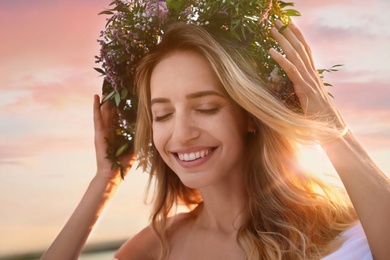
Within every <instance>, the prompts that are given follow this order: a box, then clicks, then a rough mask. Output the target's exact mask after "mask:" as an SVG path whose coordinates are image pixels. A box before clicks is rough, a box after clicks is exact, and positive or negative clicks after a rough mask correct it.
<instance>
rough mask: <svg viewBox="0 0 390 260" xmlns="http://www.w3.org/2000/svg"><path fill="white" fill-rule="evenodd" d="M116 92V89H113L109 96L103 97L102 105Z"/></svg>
mask: <svg viewBox="0 0 390 260" xmlns="http://www.w3.org/2000/svg"><path fill="white" fill-rule="evenodd" d="M115 93H116V91H115V90H113V91H111V92H110V94H108V95H107V96H105V97H104V98H103V100H102V103H101V105H102V104H103V103H104V102H106V101H107V100H109V99H110V98H111V97H112V96H114V95H115Z"/></svg>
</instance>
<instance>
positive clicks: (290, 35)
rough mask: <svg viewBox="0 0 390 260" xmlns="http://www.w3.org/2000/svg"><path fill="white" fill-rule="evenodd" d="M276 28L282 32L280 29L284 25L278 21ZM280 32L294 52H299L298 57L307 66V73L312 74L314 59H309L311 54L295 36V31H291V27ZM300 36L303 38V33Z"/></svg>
mask: <svg viewBox="0 0 390 260" xmlns="http://www.w3.org/2000/svg"><path fill="white" fill-rule="evenodd" d="M275 26H276V28H277V29H278V30H280V28H282V27H283V26H284V24H283V23H282V22H281V21H279V20H276V21H275ZM278 32H280V33H281V34H282V35H283V36H284V37H285V38H286V40H287V41H288V42H289V43H290V44H291V45H292V47H293V48H294V50H295V51H297V52H298V55H299V57H300V58H301V60H302V61H303V63H304V64H305V67H306V69H307V71H309V72H312V71H313V70H314V67H313V66H312V59H311V58H310V57H309V54H308V52H307V50H306V48H305V46H304V44H303V43H302V42H301V41H300V38H299V37H297V35H295V33H294V32H295V31H293V30H291V29H290V25H289V26H288V27H287V28H285V29H283V30H282V31H278ZM300 36H301V37H303V36H302V33H301V34H300Z"/></svg>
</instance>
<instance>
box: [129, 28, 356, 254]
mask: <svg viewBox="0 0 390 260" xmlns="http://www.w3.org/2000/svg"><path fill="white" fill-rule="evenodd" d="M182 51H192V52H196V53H198V54H200V55H202V56H203V57H204V58H206V59H207V60H208V62H209V63H210V64H211V66H212V68H213V70H214V72H215V74H216V75H217V77H218V78H219V80H220V82H221V83H222V86H223V87H224V89H225V91H226V93H227V94H228V95H229V96H230V98H231V99H232V100H233V102H235V103H236V104H238V105H239V106H240V107H242V108H243V109H244V110H245V111H247V113H248V114H249V115H250V116H251V117H252V118H253V120H254V121H255V125H256V127H257V133H258V134H256V135H253V136H251V137H250V138H251V140H250V142H248V147H247V151H248V158H249V163H248V173H247V174H246V175H245V176H246V177H245V182H246V183H245V184H246V187H247V189H246V198H247V200H246V204H245V208H244V210H243V214H244V217H245V218H244V219H245V220H244V224H243V225H242V226H241V227H239V230H238V235H237V241H238V244H239V246H240V247H241V248H242V249H243V250H244V252H245V254H246V258H247V259H294V260H296V259H318V258H321V257H322V256H324V255H326V254H328V253H329V252H331V251H333V250H334V249H335V248H336V247H337V244H334V243H332V241H335V238H336V237H337V235H338V234H339V233H340V232H342V231H343V230H345V229H346V228H348V227H349V226H351V224H352V223H353V221H354V220H356V214H355V212H354V210H353V208H352V207H351V204H350V202H349V200H348V199H347V198H346V196H345V194H344V193H343V192H341V191H340V190H336V189H335V188H334V187H333V186H330V185H328V184H325V183H323V182H322V181H321V180H319V179H316V178H314V177H313V176H311V175H308V173H306V172H305V171H303V170H302V169H300V167H299V166H297V165H298V164H297V156H296V148H297V147H296V145H297V143H312V142H313V141H312V140H313V139H316V138H325V139H326V138H337V137H338V136H340V131H339V130H337V129H336V128H335V127H334V125H333V122H326V123H323V122H319V121H316V118H315V117H313V118H308V117H305V116H304V115H303V114H299V113H295V112H293V111H291V110H290V109H288V108H287V107H286V106H285V105H284V104H283V103H282V102H281V101H280V100H278V99H277V98H276V97H275V95H274V94H273V91H272V89H271V87H270V85H269V84H267V83H266V82H265V81H264V80H262V77H261V75H259V73H258V72H257V70H256V68H254V67H253V65H252V64H253V63H252V62H251V58H250V56H248V55H245V53H244V52H243V51H242V50H241V51H237V48H236V46H234V44H233V43H231V42H230V41H229V40H227V39H224V38H223V37H221V36H220V35H217V34H216V33H213V32H212V31H209V30H208V29H207V28H202V27H200V26H195V25H188V24H182V23H176V24H173V25H171V26H170V28H169V30H167V31H166V33H165V35H164V36H163V38H162V41H161V43H160V44H159V45H158V46H157V47H156V48H155V49H154V50H151V52H150V53H149V54H148V55H147V56H145V57H144V58H143V59H142V61H141V62H140V64H139V65H138V67H137V74H136V75H137V76H136V85H137V91H138V97H139V108H138V119H137V131H136V137H135V152H136V154H137V155H138V159H139V161H140V165H141V167H143V168H144V170H145V169H148V171H149V172H150V182H149V188H150V187H151V186H150V185H151V183H154V185H155V189H154V190H155V192H154V197H153V199H154V200H153V209H152V213H151V222H152V226H153V228H154V229H155V231H156V233H157V234H158V236H159V238H160V240H161V243H162V248H163V252H162V256H161V258H162V259H165V258H167V257H168V255H169V244H168V240H167V237H166V230H167V226H168V224H167V220H168V217H169V216H170V214H171V213H172V211H173V209H175V206H177V205H179V204H184V205H187V206H188V207H194V206H196V205H199V204H200V203H201V202H202V198H201V196H200V194H199V192H198V190H195V189H191V188H188V187H186V186H185V185H184V184H182V183H181V181H180V179H179V178H178V177H177V175H176V174H175V173H174V172H173V171H172V170H171V169H170V168H169V167H168V166H167V165H166V164H165V162H164V161H163V159H162V158H161V156H160V155H159V154H158V152H157V150H156V148H155V146H154V145H153V143H152V116H151V108H150V78H151V74H152V72H153V69H154V68H155V66H156V65H157V64H158V63H159V61H161V60H162V59H164V58H165V57H167V55H169V54H171V53H173V52H182ZM259 133H260V134H259Z"/></svg>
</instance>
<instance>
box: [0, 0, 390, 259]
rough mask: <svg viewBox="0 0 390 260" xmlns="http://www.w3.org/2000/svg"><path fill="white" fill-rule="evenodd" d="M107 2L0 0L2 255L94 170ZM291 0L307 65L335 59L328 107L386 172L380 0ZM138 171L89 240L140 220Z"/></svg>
mask: <svg viewBox="0 0 390 260" xmlns="http://www.w3.org/2000/svg"><path fill="white" fill-rule="evenodd" d="M110 2H111V1H105V0H97V1H96V0H85V1H82V2H80V1H76V0H70V1H66V2H65V1H55V0H54V1H49V0H40V1H34V2H30V1H12V0H4V1H2V2H0V17H1V18H0V19H1V20H2V24H3V26H2V27H1V28H0V32H1V35H3V36H4V38H3V40H2V41H1V42H0V45H1V48H0V57H2V58H1V63H0V71H1V72H0V73H1V76H0V89H1V90H2V92H3V93H2V95H1V96H0V130H1V133H2V135H1V138H0V145H1V148H2V149H1V150H0V183H1V185H2V186H1V190H0V209H1V212H2V214H1V216H0V228H1V230H2V232H1V234H0V259H1V256H2V255H11V254H22V253H25V252H34V251H36V250H41V249H42V248H47V247H48V246H49V245H50V243H51V242H52V241H53V240H54V238H55V237H56V235H57V234H58V233H59V231H60V230H61V228H62V227H63V226H64V225H65V222H66V220H67V219H68V217H69V216H70V214H71V213H72V212H73V210H74V208H75V207H76V206H77V203H78V202H79V200H80V199H81V197H82V194H83V193H84V191H85V189H86V188H87V186H88V184H89V181H90V180H91V179H92V177H93V176H94V172H95V169H96V166H95V159H94V144H93V124H92V102H93V95H94V94H95V93H100V92H101V86H102V78H101V77H99V73H97V72H96V71H95V70H94V69H93V67H96V66H97V65H96V64H95V58H94V56H95V55H97V54H98V52H99V47H100V46H99V44H98V43H97V39H98V38H99V35H100V31H101V30H102V29H103V27H104V24H105V23H106V21H105V18H106V17H107V16H102V15H100V16H98V15H97V14H98V13H99V12H100V11H102V10H104V9H106V8H107V7H108V4H109V3H110ZM293 2H295V8H294V9H296V10H298V11H300V12H301V14H302V16H301V17H297V18H293V20H294V22H295V23H296V24H297V25H298V27H299V28H300V29H301V31H302V32H303V33H304V35H305V37H306V39H307V41H308V42H309V44H310V46H311V48H312V51H313V53H314V60H315V63H316V66H317V68H330V67H331V66H333V65H335V64H343V66H342V67H341V68H340V69H339V71H338V72H334V73H331V74H329V73H328V74H326V75H325V81H326V82H329V83H331V84H332V85H333V86H334V87H332V88H330V89H329V91H330V92H331V93H332V94H333V96H334V97H335V98H334V99H333V100H334V103H335V104H336V107H337V108H338V109H339V110H340V112H341V114H342V116H343V117H344V119H345V121H346V122H347V124H348V126H349V127H350V129H351V131H352V132H353V133H354V134H355V136H356V137H357V138H358V139H359V140H360V142H361V143H362V144H363V146H364V147H365V148H366V150H367V151H368V153H369V154H370V155H371V157H372V158H373V159H374V161H375V162H376V163H377V164H378V165H379V167H380V168H381V169H382V170H383V171H384V172H385V174H386V175H387V176H390V161H389V159H388V158H389V155H390V116H389V115H390V102H389V101H388V99H389V98H390V87H389V83H388V82H389V81H390V73H389V71H390V62H389V60H390V49H389V48H388V43H389V42H390V28H389V27H388V26H387V24H388V22H389V21H390V18H389V17H388V16H387V15H385V14H383V13H384V11H385V10H389V9H390V2H389V1H386V0H373V1H370V4H369V5H367V3H366V1H363V2H359V3H357V2H356V1H352V0H345V1H336V0H329V1H321V3H318V2H316V1H304V0H296V1H293ZM305 156H306V159H305V160H306V163H308V164H309V167H313V168H314V170H316V171H317V172H319V173H324V172H325V171H328V170H329V168H328V166H327V162H323V159H321V158H323V157H321V156H322V155H321V154H320V155H319V157H315V158H320V159H313V158H314V157H310V154H309V155H305ZM313 156H314V155H313ZM320 161H321V162H320ZM148 177H149V176H148V175H147V174H142V173H139V172H137V173H136V172H135V171H134V170H133V171H132V173H129V174H128V175H127V177H126V181H124V183H122V185H121V187H120V188H119V190H118V191H117V194H116V195H115V198H114V199H113V200H112V201H111V202H110V204H109V205H108V207H107V208H106V209H105V210H104V213H103V214H102V216H101V218H100V219H99V221H98V223H97V225H96V227H95V229H94V230H93V232H92V233H91V235H90V237H89V239H88V243H89V244H95V243H101V242H108V241H116V240H117V239H123V238H129V237H131V236H132V235H133V234H135V233H136V232H138V231H139V230H140V229H141V228H142V227H144V226H146V225H147V224H148V219H149V215H148V214H149V206H148V205H145V204H144V191H145V186H146V183H147V180H148Z"/></svg>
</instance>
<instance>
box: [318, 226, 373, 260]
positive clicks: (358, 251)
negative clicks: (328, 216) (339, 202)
mask: <svg viewBox="0 0 390 260" xmlns="http://www.w3.org/2000/svg"><path fill="white" fill-rule="evenodd" d="M340 236H341V237H344V238H346V240H345V242H344V243H343V245H342V246H341V247H340V248H339V249H338V250H337V251H335V252H333V253H332V254H330V255H328V256H326V257H324V258H322V260H339V259H343V260H357V259H358V260H373V257H372V254H371V250H370V247H369V246H368V242H367V238H366V234H365V233H364V230H363V228H362V225H361V224H360V222H358V223H357V224H355V225H354V226H352V227H351V228H349V229H347V230H346V231H344V232H343V233H341V234H340Z"/></svg>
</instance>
